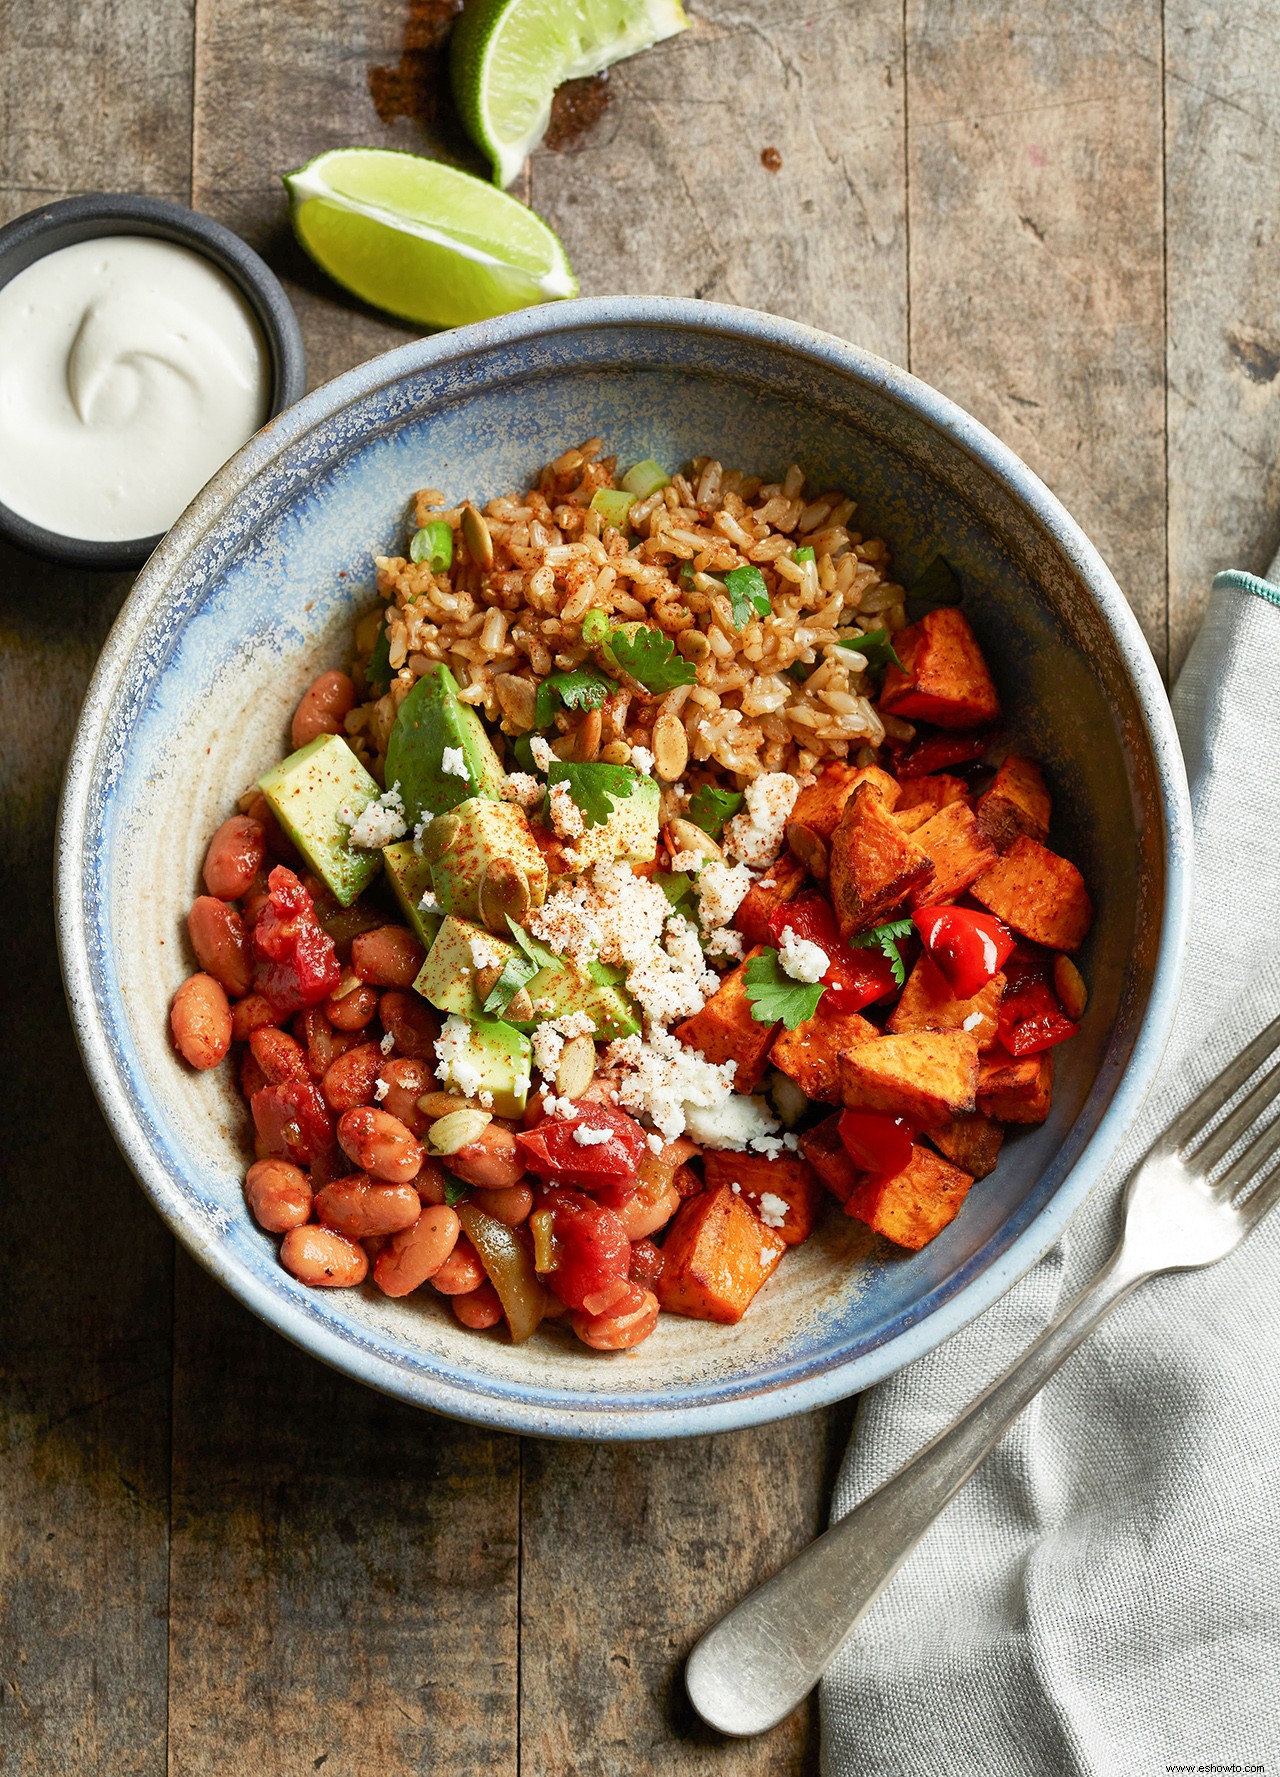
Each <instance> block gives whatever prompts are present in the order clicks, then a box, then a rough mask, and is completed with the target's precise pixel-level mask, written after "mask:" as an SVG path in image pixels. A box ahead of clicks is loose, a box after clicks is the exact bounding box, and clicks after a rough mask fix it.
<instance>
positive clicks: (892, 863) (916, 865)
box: [831, 783, 933, 938]
mask: <svg viewBox="0 0 1280 1777" xmlns="http://www.w3.org/2000/svg"><path fill="white" fill-rule="evenodd" d="M932 869H933V865H932V862H931V860H930V858H929V855H928V853H927V852H925V851H923V850H922V849H921V848H920V846H918V845H917V844H916V842H915V840H914V839H912V838H911V837H910V836H909V835H908V834H906V833H904V832H903V831H902V828H901V827H900V826H899V825H898V823H897V822H896V821H895V820H894V818H893V816H892V815H891V814H890V813H889V810H888V808H887V807H886V805H885V802H884V798H883V797H882V796H881V794H880V792H879V790H878V789H877V788H876V786H875V785H874V784H869V783H863V784H859V785H858V787H857V789H856V790H855V791H854V792H853V794H852V796H850V798H849V800H848V802H846V803H845V807H844V813H843V814H842V815H841V816H840V824H839V826H837V828H836V830H835V832H834V833H833V834H832V836H831V900H832V905H833V906H834V907H835V910H836V918H837V919H838V920H839V922H840V931H841V934H842V936H844V937H846V938H848V937H851V936H852V934H853V933H855V932H864V931H866V929H867V927H868V926H874V925H878V924H879V923H880V922H881V921H882V920H884V919H886V918H887V917H888V916H889V915H890V914H891V913H892V912H893V911H894V909H895V908H897V907H900V906H901V905H902V903H903V901H905V900H906V898H907V896H908V895H909V894H910V893H911V891H912V889H914V888H917V887H919V886H920V885H921V884H922V883H924V882H927V881H928V879H929V877H930V874H931V872H932Z"/></svg>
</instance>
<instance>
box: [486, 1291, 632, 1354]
mask: <svg viewBox="0 0 1280 1777" xmlns="http://www.w3.org/2000/svg"><path fill="white" fill-rule="evenodd" d="M454 1308H455V1311H456V1308H457V1304H456V1303H455V1304H454ZM569 1324H570V1325H571V1326H572V1328H573V1330H574V1332H575V1333H576V1334H577V1335H578V1337H579V1339H581V1340H582V1343H583V1344H584V1345H589V1346H591V1348H592V1350H593V1351H630V1349H631V1347H632V1346H633V1345H639V1343H640V1341H641V1340H642V1339H647V1338H648V1337H649V1335H650V1333H651V1332H652V1331H653V1329H654V1328H655V1327H656V1326H657V1324H658V1298H657V1297H656V1296H655V1295H654V1293H653V1291H652V1290H646V1289H643V1288H642V1287H641V1285H640V1284H638V1283H633V1284H631V1285H630V1287H629V1288H628V1290H627V1293H626V1295H625V1296H623V1297H622V1299H621V1301H619V1302H615V1303H614V1305H613V1307H612V1308H610V1309H608V1310H607V1312H606V1313H604V1314H584V1313H583V1312H582V1311H581V1310H579V1311H578V1312H577V1313H575V1314H572V1315H570V1317H569Z"/></svg>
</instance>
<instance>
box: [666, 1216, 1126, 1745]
mask: <svg viewBox="0 0 1280 1777" xmlns="http://www.w3.org/2000/svg"><path fill="white" fill-rule="evenodd" d="M1146 1275H1148V1273H1147V1272H1146V1271H1145V1270H1142V1271H1135V1270H1134V1269H1133V1268H1132V1266H1131V1265H1130V1264H1127V1263H1126V1261H1125V1258H1124V1249H1123V1245H1121V1246H1120V1247H1117V1249H1116V1251H1115V1252H1114V1253H1113V1254H1112V1256H1111V1258H1110V1259H1109V1260H1108V1261H1107V1263H1106V1264H1105V1265H1104V1266H1103V1268H1102V1269H1101V1271H1099V1272H1098V1273H1097V1275H1096V1276H1095V1277H1094V1278H1093V1279H1092V1281H1091V1282H1090V1283H1089V1284H1088V1285H1087V1286H1086V1288H1085V1289H1084V1290H1083V1291H1082V1293H1081V1294H1080V1295H1078V1296H1077V1297H1076V1298H1075V1300H1074V1301H1073V1302H1072V1303H1070V1305H1069V1306H1068V1307H1067V1308H1066V1309H1065V1310H1064V1311H1063V1313H1062V1314H1061V1315H1059V1317H1058V1318H1057V1320H1055V1321H1054V1322H1053V1323H1052V1325H1051V1326H1049V1327H1048V1328H1047V1329H1046V1331H1045V1332H1044V1333H1043V1334H1042V1335H1041V1336H1040V1338H1039V1339H1038V1340H1037V1341H1036V1343H1035V1344H1034V1345H1033V1346H1032V1347H1031V1348H1030V1350H1029V1351H1027V1352H1026V1353H1025V1354H1024V1355H1023V1356H1022V1357H1021V1358H1019V1360H1018V1362H1017V1363H1016V1364H1014V1365H1013V1366H1012V1368H1010V1369H1008V1370H1006V1371H1005V1373H1004V1375H1003V1376H1001V1377H1000V1378H999V1380H998V1381H996V1382H994V1383H992V1385H991V1387H990V1388H988V1389H987V1391H986V1392H985V1394H982V1395H980V1396H979V1397H978V1399H977V1400H976V1401H974V1403H973V1404H972V1406H970V1407H969V1408H968V1409H967V1410H966V1411H965V1412H964V1413H963V1414H962V1415H961V1417H960V1418H959V1419H957V1420H956V1421H955V1422H954V1424H952V1425H951V1426H949V1427H948V1428H947V1430H946V1431H944V1432H941V1433H940V1434H939V1435H938V1436H937V1437H936V1438H935V1439H934V1440H933V1442H932V1443H930V1444H926V1445H925V1447H924V1449H923V1450H921V1451H920V1452H919V1454H918V1455H916V1456H914V1457H913V1458H912V1460H911V1461H910V1462H909V1463H908V1464H907V1465H906V1467H905V1468H902V1469H899V1471H898V1473H897V1474H896V1475H893V1476H892V1477H891V1478H890V1479H889V1480H888V1481H886V1482H885V1484H884V1486H883V1487H881V1488H879V1489H878V1490H877V1491H876V1492H875V1493H873V1494H871V1495H870V1497H869V1498H867V1499H865V1500H863V1501H862V1503H861V1504H860V1505H858V1506H855V1507H854V1509H853V1511H851V1512H850V1513H849V1514H848V1516H847V1517H844V1518H842V1519H840V1521H839V1522H838V1523H836V1524H833V1525H832V1526H831V1528H830V1529H829V1530H828V1531H826V1533H825V1534H824V1535H822V1536H820V1537H819V1538H818V1539H817V1541H816V1542H813V1543H810V1545H809V1547H808V1548H807V1549H805V1550H804V1552H803V1553H802V1554H800V1555H798V1556H797V1557H796V1558H795V1560H794V1561H791V1562H789V1563H788V1565H787V1566H786V1567H784V1568H782V1569H781V1570H780V1571H779V1572H778V1573H776V1574H774V1576H773V1578H772V1579H770V1580H766V1581H765V1583H764V1585H762V1586H759V1587H757V1588H756V1590H755V1591H754V1592H752V1593H751V1594H750V1595H749V1596H748V1597H746V1598H744V1599H743V1601H742V1603H741V1604H739V1605H737V1606H736V1607H735V1608H734V1609H733V1610H731V1611H730V1612H729V1614H728V1615H727V1616H725V1617H722V1618H721V1619H720V1621H719V1622H718V1623H717V1624H715V1625H714V1627H713V1628H711V1629H709V1630H708V1631H707V1633H706V1634H705V1635H704V1636H703V1637H702V1639H701V1640H700V1641H699V1642H698V1644H697V1645H696V1647H695V1648H694V1650H693V1652H692V1653H691V1654H690V1656H689V1662H688V1666H687V1667H686V1670H685V1683H686V1685H687V1686H688V1690H689V1696H690V1699H691V1701H692V1703H693V1706H694V1708H695V1709H696V1710H697V1711H698V1713H699V1715H701V1716H702V1718H703V1720H704V1721H706V1722H708V1723H710V1725H711V1726H712V1727H713V1728H718V1729H719V1730H720V1732H721V1733H723V1734H737V1735H744V1734H759V1733H762V1732H763V1731H764V1730H765V1729H766V1728H771V1727H773V1726H774V1725H775V1723H777V1722H780V1721H781V1720H783V1718H784V1717H785V1716H787V1715H789V1714H790V1713H791V1711H792V1710H793V1709H794V1708H796V1706H797V1705H798V1704H799V1703H800V1702H802V1701H803V1699H804V1698H805V1697H806V1696H807V1695H808V1694H809V1692H810V1691H811V1690H812V1689H813V1687H814V1686H815V1685H816V1684H817V1682H818V1680H819V1679H820V1678H821V1677H822V1674H823V1673H824V1672H825V1671H826V1669H827V1667H828V1666H829V1665H830V1664H831V1661H832V1659H833V1658H834V1657H835V1654H836V1651H837V1649H838V1648H839V1646H840V1644H841V1642H842V1641H843V1640H844V1639H845V1637H846V1636H847V1635H848V1634H849V1632H850V1631H851V1630H852V1629H853V1628H854V1626H855V1625H856V1624H857V1622H858V1621H859V1619H860V1618H861V1617H862V1616H863V1615H864V1614H865V1613H866V1612H867V1610H869V1609H870V1607H871V1605H872V1603H873V1602H874V1601H875V1599H876V1598H877V1597H878V1596H879V1595H880V1593H881V1592H882V1591H883V1590H884V1588H885V1586H887V1585H888V1583H889V1581H890V1580H891V1579H892V1578H893V1576H894V1574H895V1573H896V1572H897V1571H898V1569H899V1567H901V1565H902V1563H903V1562H904V1561H905V1560H906V1558H907V1556H908V1555H909V1554H910V1552H911V1550H912V1549H913V1548H914V1547H915V1545H916V1543H917V1542H919V1540H920V1538H921V1537H922V1536H923V1535H924V1533H925V1531H926V1530H927V1529H928V1528H929V1526H930V1524H932V1523H933V1521H934V1519H935V1518H936V1517H937V1516H938V1513H939V1512H940V1511H941V1510H942V1508H943V1507H944V1506H945V1505H946V1504H947V1502H948V1501H949V1500H950V1499H952V1498H953V1497H954V1496H955V1494H956V1493H958V1492H959V1490H960V1488H961V1487H963V1486H964V1483H965V1482H966V1481H967V1480H968V1479H969V1477H970V1475H971V1474H972V1473H973V1471H974V1470H975V1469H976V1468H977V1467H978V1465H979V1463H981V1462H982V1460H983V1458H984V1457H985V1456H987V1455H988V1453H989V1452H990V1451H991V1450H992V1449H993V1448H994V1447H995V1445H996V1444H997V1443H998V1442H999V1440H1000V1438H1001V1437H1002V1436H1003V1435H1004V1433H1005V1432H1006V1431H1007V1430H1008V1428H1009V1426H1010V1425H1012V1424H1013V1421H1014V1420H1015V1419H1016V1418H1017V1417H1018V1415H1019V1413H1021V1411H1022V1409H1023V1408H1024V1407H1025V1406H1026V1405H1027V1403H1028V1402H1029V1401H1030V1400H1031V1399H1032V1398H1033V1397H1034V1396H1035V1395H1036V1394H1038V1393H1039V1391H1040V1389H1041V1388H1043V1386H1044V1384H1045V1383H1046V1382H1047V1381H1048V1380H1049V1378H1050V1376H1052V1375H1053V1373H1054V1371H1055V1370H1056V1369H1057V1368H1058V1366H1059V1365H1060V1364H1061V1363H1063V1362H1064V1360H1065V1359H1066V1358H1068V1357H1069V1356H1070V1355H1071V1353H1072V1352H1073V1351H1074V1350H1075V1349H1076V1347H1077V1346H1078V1345H1079V1344H1080V1343H1081V1341H1082V1340H1083V1339H1085V1338H1086V1337H1087V1336H1088V1334H1089V1333H1090V1332H1091V1331H1092V1329H1093V1328H1094V1327H1095V1326H1096V1325H1097V1324H1098V1322H1099V1321H1100V1320H1101V1319H1102V1318H1103V1316H1104V1315H1105V1314H1107V1313H1108V1312H1109V1311H1110V1310H1111V1309H1112V1308H1113V1307H1114V1306H1115V1304H1116V1303H1117V1302H1118V1301H1119V1300H1120V1298H1121V1297H1122V1296H1123V1295H1125V1294H1126V1293H1127V1291H1129V1290H1130V1289H1132V1288H1133V1286H1134V1284H1135V1283H1137V1282H1139V1281H1140V1279H1141V1278H1142V1277H1143V1276H1146Z"/></svg>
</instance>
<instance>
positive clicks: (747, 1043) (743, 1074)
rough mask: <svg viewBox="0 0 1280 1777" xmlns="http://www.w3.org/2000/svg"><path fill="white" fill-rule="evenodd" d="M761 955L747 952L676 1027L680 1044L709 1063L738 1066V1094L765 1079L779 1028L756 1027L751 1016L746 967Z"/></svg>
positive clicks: (736, 1075)
mask: <svg viewBox="0 0 1280 1777" xmlns="http://www.w3.org/2000/svg"><path fill="white" fill-rule="evenodd" d="M760 951H761V946H760V945H756V946H755V948H754V949H752V950H749V951H748V952H747V954H746V956H745V957H744V958H743V960H742V962H740V963H739V964H738V967H737V968H736V969H733V970H732V971H731V972H730V973H729V974H728V975H726V976H725V977H724V979H723V980H722V981H721V983H720V985H719V987H718V988H717V989H716V991H715V992H714V993H713V994H712V996H711V998H710V999H709V1000H708V1001H707V1003H706V1005H705V1006H704V1007H703V1008H702V1010H701V1012H695V1013H694V1015H693V1017H692V1018H686V1019H685V1021H684V1023H683V1024H677V1026H676V1035H677V1036H678V1037H679V1039H680V1041H681V1042H682V1043H687V1044H688V1045H689V1047H690V1048H691V1049H698V1050H700V1051H701V1052H702V1054H703V1055H705V1056H706V1058H707V1060H708V1061H716V1062H720V1061H736V1062H737V1064H738V1071H737V1073H736V1074H735V1075H734V1076H733V1084H734V1087H735V1088H736V1090H737V1091H739V1092H754V1091H755V1089H756V1087H757V1086H758V1085H759V1084H760V1082H761V1080H762V1079H763V1078H764V1070H765V1067H766V1066H767V1065H768V1061H769V1045H770V1044H771V1043H772V1041H773V1036H774V1032H775V1031H776V1030H777V1028H778V1027H777V1025H776V1024H757V1023H756V1021H755V1019H754V1018H753V1017H752V1016H751V1001H750V1000H749V999H748V998H747V988H746V981H745V975H746V971H747V964H748V963H749V962H750V961H751V959H752V958H753V957H756V956H759V955H760Z"/></svg>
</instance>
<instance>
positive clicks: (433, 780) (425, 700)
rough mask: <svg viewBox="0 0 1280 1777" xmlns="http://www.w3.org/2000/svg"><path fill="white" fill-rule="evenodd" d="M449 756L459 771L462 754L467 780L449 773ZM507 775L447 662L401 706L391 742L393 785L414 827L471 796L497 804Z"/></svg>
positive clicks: (422, 680) (426, 676)
mask: <svg viewBox="0 0 1280 1777" xmlns="http://www.w3.org/2000/svg"><path fill="white" fill-rule="evenodd" d="M446 753H448V755H449V758H448V761H447V763H448V764H449V765H453V766H456V765H457V764H458V762H459V761H458V758H457V755H459V754H460V755H461V763H462V765H463V766H464V767H465V773H466V774H465V776H462V775H459V774H458V772H457V771H456V770H453V771H450V770H446V759H445V755H446ZM503 776H504V773H503V770H502V762H501V760H500V759H499V758H498V755H497V753H496V752H495V751H494V749H493V743H492V742H491V741H490V739H489V736H488V735H487V734H486V733H485V731H484V724H483V723H482V722H481V720H480V718H479V716H478V715H477V714H476V712H475V711H474V710H473V709H472V708H471V706H470V704H466V703H463V702H462V701H461V699H460V698H459V696H458V681H457V680H456V679H455V678H454V676H453V674H452V673H451V672H450V671H449V669H448V667H447V666H445V665H444V663H443V662H441V663H440V664H439V665H438V666H434V667H432V669H431V671H430V672H429V673H424V674H423V676H422V678H420V679H419V680H418V682H417V684H416V685H415V686H414V687H413V690H412V691H410V693H409V695H408V696H407V697H406V698H405V700H404V702H403V703H402V704H401V705H400V708H399V710H398V711H397V713H396V719H395V725H394V726H393V728H392V730H391V737H390V739H389V740H388V742H387V782H388V783H389V784H396V785H398V786H399V790H400V794H401V796H402V797H403V798H404V806H405V813H406V815H407V816H408V819H409V825H410V826H411V827H416V826H417V824H418V823H419V821H421V820H422V818H423V816H424V815H434V814H443V813H444V812H445V810H446V809H450V808H456V807H457V805H458V803H459V802H465V801H466V800H467V798H468V797H470V796H487V797H489V798H490V799H491V800H493V801H495V802H496V801H497V800H498V798H499V796H500V794H501V791H502V780H503Z"/></svg>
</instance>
